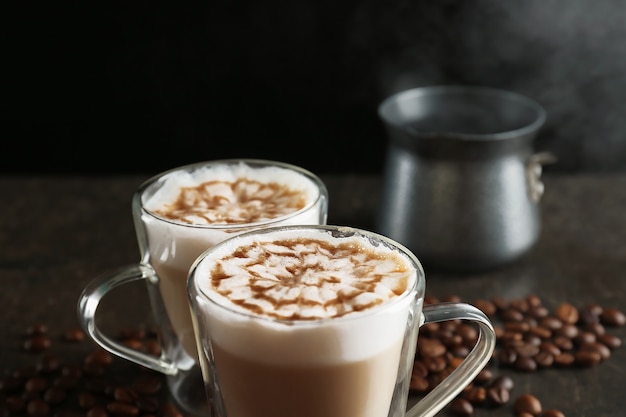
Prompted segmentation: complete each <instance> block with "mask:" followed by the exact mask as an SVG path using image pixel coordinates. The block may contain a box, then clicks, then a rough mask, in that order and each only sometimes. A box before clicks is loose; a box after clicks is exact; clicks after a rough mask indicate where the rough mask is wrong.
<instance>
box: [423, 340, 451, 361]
mask: <svg viewBox="0 0 626 417" xmlns="http://www.w3.org/2000/svg"><path fill="white" fill-rule="evenodd" d="M417 350H418V353H419V355H420V356H422V357H424V358H434V357H437V356H441V355H443V354H444V353H446V347H445V346H444V345H443V344H442V343H441V342H440V341H439V340H437V339H423V340H420V341H419V342H418V343H417Z"/></svg>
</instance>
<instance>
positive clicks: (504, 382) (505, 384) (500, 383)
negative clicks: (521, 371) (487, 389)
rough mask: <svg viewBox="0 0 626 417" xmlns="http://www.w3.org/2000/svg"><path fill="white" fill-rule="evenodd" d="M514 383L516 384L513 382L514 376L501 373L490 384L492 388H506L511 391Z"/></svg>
mask: <svg viewBox="0 0 626 417" xmlns="http://www.w3.org/2000/svg"><path fill="white" fill-rule="evenodd" d="M514 385H515V384H514V382H513V378H511V377H510V376H506V375H500V376H498V377H496V378H494V379H493V381H492V382H491V384H490V386H491V387H492V388H504V389H506V390H508V391H511V390H512V389H513V387H514Z"/></svg>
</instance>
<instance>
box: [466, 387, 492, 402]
mask: <svg viewBox="0 0 626 417" xmlns="http://www.w3.org/2000/svg"><path fill="white" fill-rule="evenodd" d="M463 398H465V399H466V400H467V401H469V402H470V403H472V404H474V405H480V404H482V403H484V402H485V400H486V399H487V390H486V389H485V387H470V388H469V389H467V390H466V391H465V392H463Z"/></svg>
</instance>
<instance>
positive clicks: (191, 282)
mask: <svg viewBox="0 0 626 417" xmlns="http://www.w3.org/2000/svg"><path fill="white" fill-rule="evenodd" d="M295 230H306V231H318V232H327V233H339V234H341V235H342V237H351V236H355V235H358V236H361V237H363V238H366V239H367V240H368V241H370V242H372V239H374V240H375V241H377V242H378V243H382V244H383V245H385V246H386V247H387V248H389V249H392V250H395V251H397V252H399V253H400V254H401V255H402V256H403V257H405V258H406V260H407V261H408V262H409V263H410V264H411V266H412V267H413V270H414V274H415V280H414V282H413V285H411V286H410V287H407V289H406V290H405V291H404V292H403V293H402V294H401V295H400V296H398V297H395V298H394V299H392V300H390V301H387V302H385V303H383V304H381V305H378V306H376V307H374V308H371V309H369V310H368V311H357V312H351V313H348V314H346V315H345V316H340V317H324V318H318V319H311V320H297V319H277V318H275V317H267V316H262V315H259V314H254V313H248V312H244V311H241V310H238V309H236V308H233V307H231V306H227V305H224V304H223V303H220V302H218V301H217V300H216V299H214V298H213V297H211V296H210V295H208V294H207V293H206V292H205V291H203V290H202V289H201V288H200V287H199V285H198V284H197V280H196V273H197V271H198V267H199V266H200V264H202V263H203V262H204V261H205V259H207V258H208V257H209V256H210V255H211V254H212V253H213V252H215V251H217V250H219V249H220V248H221V247H223V246H226V245H229V244H231V243H232V242H233V241H235V240H242V239H246V238H247V237H248V236H252V235H265V234H269V233H276V232H278V233H282V232H290V231H295ZM372 244H373V243H372ZM376 246H378V245H376ZM425 287H426V278H425V274H424V268H423V266H422V264H421V262H420V261H419V259H418V258H417V257H416V256H415V254H414V253H413V252H411V251H410V250H409V249H408V248H407V247H405V246H404V245H402V244H401V243H399V242H396V241H394V240H392V239H390V238H388V237H387V236H384V235H381V234H379V233H376V232H373V231H369V230H365V229H360V228H356V227H351V226H340V225H328V224H326V225H283V226H274V227H269V228H265V229H256V230H251V231H248V232H245V233H242V234H238V235H235V236H232V237H229V238H227V239H225V240H223V241H221V242H219V243H218V244H216V245H214V246H212V247H210V248H208V249H207V250H205V251H204V252H202V253H201V254H200V255H199V256H198V257H197V258H196V260H195V261H194V262H193V264H192V265H191V267H190V269H189V274H188V277H187V293H188V295H189V297H190V298H192V297H191V294H192V293H193V294H197V295H198V296H200V297H202V299H203V300H205V301H207V302H209V303H211V304H212V305H214V306H216V307H217V308H219V309H221V310H225V311H227V312H228V313H229V314H234V315H235V316H237V317H243V318H246V319H248V320H253V321H260V322H266V323H272V324H282V325H287V326H290V327H294V328H309V327H316V326H319V325H321V324H324V323H330V322H332V323H343V322H348V321H355V320H360V319H364V318H366V317H370V316H373V315H377V314H380V313H382V312H384V311H385V310H386V308H385V309H383V308H381V307H383V306H384V307H391V306H395V305H397V304H400V303H402V302H403V301H405V300H406V299H407V298H409V297H411V296H412V295H413V294H417V296H418V297H422V298H423V297H424V295H425ZM190 301H191V302H192V305H193V301H192V300H190ZM353 313H354V314H353Z"/></svg>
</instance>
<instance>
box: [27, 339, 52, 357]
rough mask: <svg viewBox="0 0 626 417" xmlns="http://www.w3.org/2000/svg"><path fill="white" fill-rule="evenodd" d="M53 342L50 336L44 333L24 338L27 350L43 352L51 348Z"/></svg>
mask: <svg viewBox="0 0 626 417" xmlns="http://www.w3.org/2000/svg"><path fill="white" fill-rule="evenodd" d="M51 344H52V342H51V341H50V338H49V337H48V336H46V335H43V334H35V335H33V336H29V337H28V338H26V340H24V345H23V347H24V350H25V351H26V352H35V353H37V352H43V351H44V350H47V349H49V348H50V345H51Z"/></svg>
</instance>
